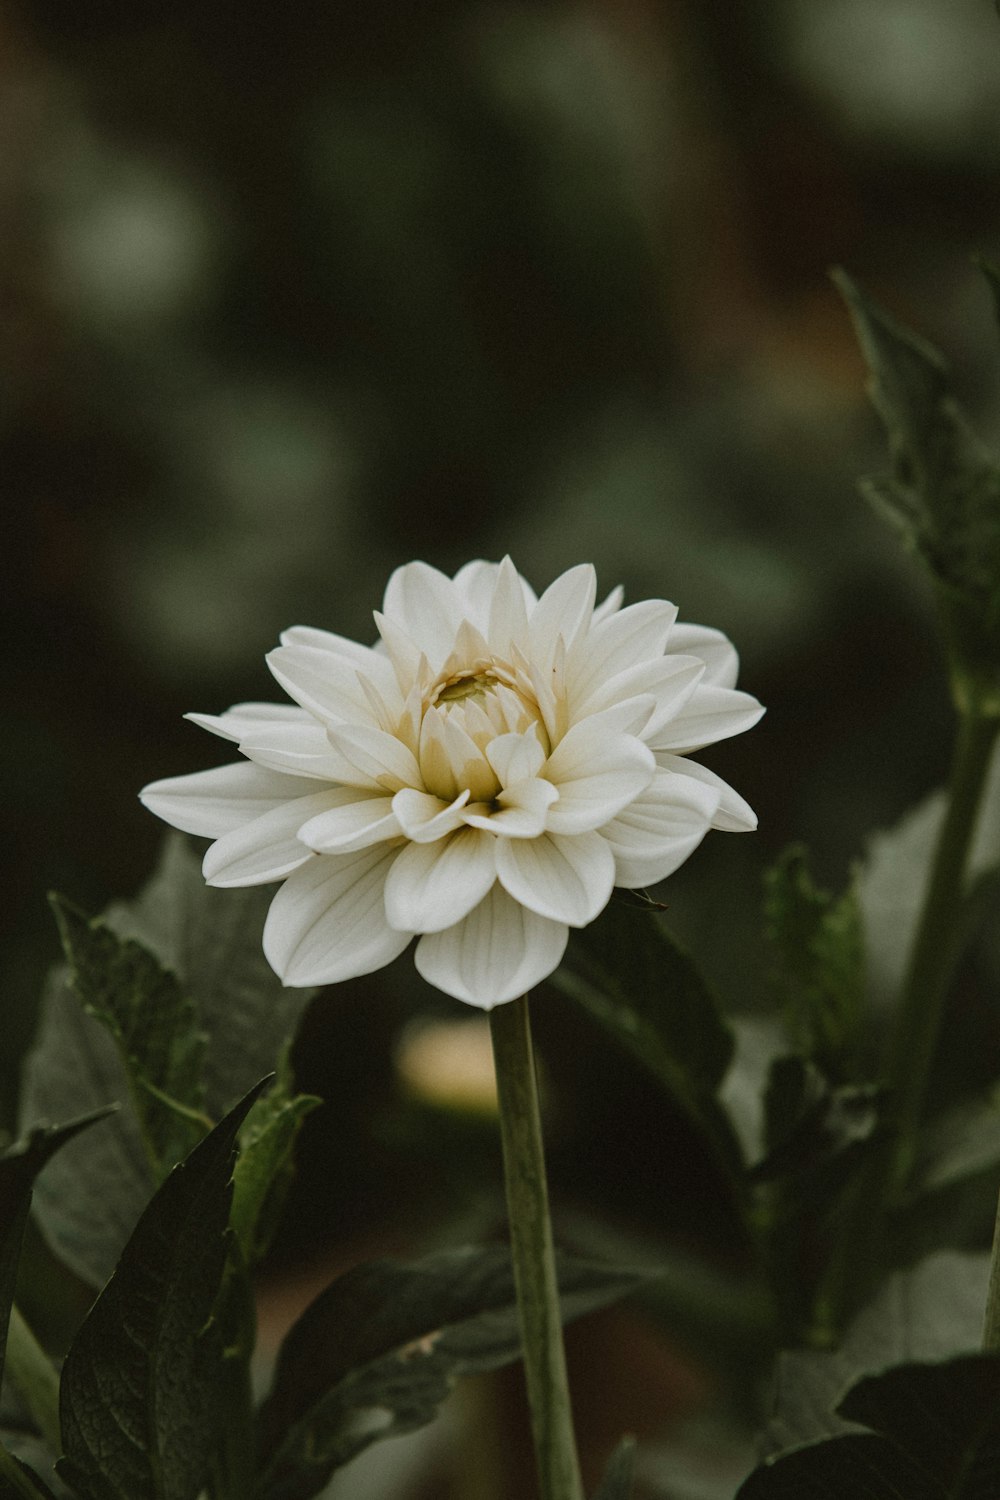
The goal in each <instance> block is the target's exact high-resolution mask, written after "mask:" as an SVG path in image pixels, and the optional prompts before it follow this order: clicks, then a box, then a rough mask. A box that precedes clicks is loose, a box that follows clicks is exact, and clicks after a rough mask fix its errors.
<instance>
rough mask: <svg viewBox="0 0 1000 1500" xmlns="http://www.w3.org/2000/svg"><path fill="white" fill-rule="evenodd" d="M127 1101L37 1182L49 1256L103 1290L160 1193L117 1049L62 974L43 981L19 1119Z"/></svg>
mask: <svg viewBox="0 0 1000 1500" xmlns="http://www.w3.org/2000/svg"><path fill="white" fill-rule="evenodd" d="M118 1100H121V1101H122V1107H121V1109H120V1110H119V1111H118V1112H117V1114H116V1115H115V1116H114V1118H113V1119H112V1120H110V1121H109V1122H108V1124H107V1125H106V1126H105V1127H104V1129H103V1130H99V1131H97V1132H96V1134H94V1135H93V1136H91V1137H90V1138H89V1139H88V1140H87V1141H85V1142H83V1141H71V1142H70V1143H69V1144H68V1145H67V1146H66V1148H65V1150H63V1151H61V1152H60V1153H59V1154H58V1155H57V1156H56V1157H55V1158H54V1160H53V1161H52V1162H50V1164H49V1165H48V1166H47V1167H46V1169H45V1171H44V1172H43V1173H42V1174H41V1176H40V1177H39V1179H38V1182H37V1184H36V1188H35V1201H34V1208H35V1214H36V1216H37V1218H38V1221H39V1223H40V1224H41V1227H42V1230H43V1232H44V1234H45V1236H46V1238H47V1239H48V1241H49V1243H50V1244H51V1246H52V1248H53V1250H54V1251H55V1252H56V1254H57V1255H59V1257H60V1258H61V1259H62V1260H63V1261H65V1263H66V1265H67V1266H69V1268H70V1269H71V1270H72V1271H74V1272H75V1273H76V1275H77V1276H79V1277H81V1279H82V1280H84V1281H86V1282H88V1283H89V1284H90V1285H91V1286H95V1287H97V1286H103V1285H104V1283H105V1282H106V1281H107V1279H108V1277H109V1276H110V1275H111V1272H112V1271H113V1270H114V1267H115V1262H116V1261H117V1259H118V1257H119V1255H120V1254H121V1252H122V1248H123V1246H124V1244H125V1242H126V1240H127V1239H128V1237H129V1235H130V1234H131V1232H132V1230H133V1229H134V1227H135V1223H136V1220H137V1219H138V1217H139V1215H140V1214H141V1213H142V1210H143V1209H144V1207H145V1206H146V1204H147V1203H148V1201H149V1197H150V1194H151V1193H152V1191H153V1188H154V1185H155V1184H154V1181H153V1173H152V1168H151V1166H150V1163H149V1161H148V1158H147V1156H146V1152H145V1150H144V1148H143V1144H142V1137H141V1136H140V1134H139V1124H138V1121H137V1119H136V1115H135V1111H134V1109H133V1108H132V1104H131V1100H130V1099H129V1088H128V1081H127V1079H126V1076H125V1069H124V1066H123V1064H122V1060H121V1057H120V1055H119V1052H118V1049H117V1047H116V1046H115V1044H114V1042H113V1041H112V1039H111V1037H110V1035H109V1033H108V1032H107V1031H106V1030H105V1029H104V1027H103V1026H101V1025H100V1024H99V1023H98V1022H97V1021H95V1020H94V1019H93V1017H92V1016H88V1015H87V1014H86V1013H85V1012H84V1010H83V1008H82V1006H81V1005H80V1004H79V1002H78V1000H77V999H76V996H75V995H74V994H73V992H72V991H71V990H70V988H69V984H68V982H67V980H66V978H65V975H64V972H63V971H62V970H61V969H56V970H53V971H52V973H51V974H50V975H49V978H48V980H47V982H46V986H45V993H44V996H43V1000H42V1014H41V1022H40V1025H39V1031H38V1037H37V1040H36V1042H35V1045H34V1047H33V1048H32V1051H31V1052H30V1053H29V1055H28V1058H27V1061H26V1063H25V1071H24V1083H23V1087H22V1090H21V1121H22V1125H23V1123H24V1122H26V1121H30V1120H37V1119H39V1118H44V1117H48V1118H49V1119H52V1118H53V1117H55V1116H58V1115H59V1114H60V1113H81V1114H82V1113H83V1112H84V1111H86V1110H92V1109H97V1108H99V1107H101V1106H103V1105H108V1104H111V1103H114V1102H115V1101H118Z"/></svg>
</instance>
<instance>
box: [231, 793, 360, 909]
mask: <svg viewBox="0 0 1000 1500" xmlns="http://www.w3.org/2000/svg"><path fill="white" fill-rule="evenodd" d="M300 785H301V783H300ZM332 795H335V794H334V793H331V792H316V793H314V794H313V795H312V796H311V797H295V798H293V799H292V801H290V802H283V803H282V804H281V806H280V807H274V808H272V809H271V811H270V812H266V813H264V814H263V816H262V817H259V818H254V819H253V821H252V822H250V823H244V824H243V826H242V827H241V828H234V829H233V831H232V832H231V833H227V834H225V835H224V837H223V838H221V839H218V840H216V842H215V843H214V844H212V845H211V847H210V848H209V850H208V852H207V853H206V855H205V859H204V862H203V864H202V867H201V873H202V874H203V875H204V877H205V880H206V881H207V883H208V884H209V885H218V886H224V887H229V886H236V885H265V884H266V883H267V881H269V880H282V879H283V878H284V877H285V876H286V875H290V874H291V872H292V871H293V870H297V869H298V867H299V865H304V864H305V862H306V860H308V859H312V858H313V857H314V856H313V854H312V851H311V850H310V849H307V848H305V847H304V846H303V844H302V843H301V842H300V841H299V838H298V832H299V829H300V828H301V827H302V824H303V823H306V822H308V821H309V819H310V818H313V817H315V816H316V814H317V813H321V812H325V811H326V809H327V807H328V806H329V804H330V798H331V796H332Z"/></svg>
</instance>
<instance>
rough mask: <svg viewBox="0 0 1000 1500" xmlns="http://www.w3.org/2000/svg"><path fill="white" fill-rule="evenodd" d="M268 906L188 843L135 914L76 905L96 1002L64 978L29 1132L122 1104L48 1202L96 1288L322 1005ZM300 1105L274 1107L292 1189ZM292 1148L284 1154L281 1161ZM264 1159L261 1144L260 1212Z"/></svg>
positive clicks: (52, 987)
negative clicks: (267, 949) (217, 879)
mask: <svg viewBox="0 0 1000 1500" xmlns="http://www.w3.org/2000/svg"><path fill="white" fill-rule="evenodd" d="M267 896H268V893H267V892H265V891H260V890H257V889H252V890H237V891H215V890H212V889H210V888H209V887H207V886H206V885H205V883H204V880H203V879H202V876H201V870H200V867H199V862H198V859H197V857H196V856H195V854H194V853H193V852H192V850H191V849H190V847H189V845H188V844H187V842H186V841H185V840H184V839H182V838H180V837H179V836H177V835H171V836H170V837H169V838H168V839H167V840H166V842H165V846H164V852H163V857H162V859H161V862H160V865H159V868H158V869H157V871H156V873H155V874H154V876H153V878H152V880H151V881H150V882H149V884H148V885H147V887H146V888H145V890H144V891H143V892H142V893H141V895H140V896H139V897H138V898H137V900H136V901H135V902H132V903H129V904H127V905H126V904H118V905H115V906H114V907H112V908H111V909H110V910H109V911H108V912H107V913H106V914H105V916H104V918H103V919H102V920H101V921H100V922H96V923H95V922H87V921H86V919H84V918H82V917H81V916H80V915H79V913H75V912H72V911H71V910H70V909H68V908H66V907H65V906H63V907H62V908H61V910H62V920H63V923H64V926H65V929H66V937H67V942H68V943H69V946H70V951H71V954H72V955H75V957H76V959H77V960H79V962H78V964H77V966H76V973H75V976H73V977H74V984H75V987H76V989H77V992H78V993H80V994H81V997H82V998H83V999H84V1005H83V1006H81V1005H80V1004H79V1002H78V1000H77V998H76V996H75V995H74V993H73V991H72V990H71V988H70V985H69V980H68V978H67V976H66V973H65V972H64V971H62V970H59V971H53V973H52V974H51V975H50V977H49V980H48V983H47V985H46V990H45V995H44V999H43V1005H42V1016H41V1023H40V1027H39V1032H38V1037H37V1040H36V1043H35V1046H34V1048H33V1049H32V1052H31V1054H30V1055H29V1057H28V1060H27V1064H26V1068H25V1078H24V1089H23V1097H22V1120H23V1121H30V1120H32V1119H38V1118H39V1117H43V1116H49V1117H53V1116H58V1115H61V1114H65V1113H66V1112H68V1111H75V1112H78V1113H80V1114H83V1113H85V1112H86V1111H88V1110H92V1109H94V1108H97V1107H99V1106H101V1105H105V1104H107V1103H109V1102H112V1101H119V1102H121V1104H122V1108H121V1110H120V1111H119V1113H118V1115H117V1116H116V1117H115V1119H114V1121H113V1122H112V1123H111V1125H110V1126H109V1127H108V1128H107V1129H106V1130H105V1131H102V1132H101V1134H100V1136H98V1137H96V1138H95V1139H94V1141H93V1143H90V1142H88V1143H87V1145H86V1147H85V1148H82V1147H80V1146H78V1145H77V1144H76V1143H70V1145H69V1146H68V1148H67V1150H66V1151H65V1152H64V1153H62V1154H61V1155H60V1156H59V1157H57V1158H56V1160H55V1161H54V1162H53V1163H52V1165H51V1167H50V1168H49V1170H48V1171H47V1172H46V1173H45V1175H44V1177H43V1178H42V1179H41V1182H40V1184H39V1190H38V1194H37V1197H36V1210H37V1212H38V1217H39V1219H40V1222H41V1225H42V1228H43V1229H44V1232H45V1234H46V1236H47V1238H48V1239H49V1241H50V1242H51V1244H52V1247H53V1249H54V1250H55V1251H56V1252H57V1253H58V1255H59V1256H60V1257H61V1258H62V1259H63V1260H64V1261H65V1262H66V1263H67V1265H69V1266H70V1267H71V1268H72V1269H73V1270H74V1271H75V1272H76V1273H77V1275H79V1276H80V1277H82V1278H83V1279H84V1280H85V1281H88V1282H90V1284H91V1285H93V1286H95V1287H96V1286H101V1285H103V1283H104V1282H105V1281H106V1280H107V1278H108V1276H109V1275H110V1274H111V1271H112V1269H113V1267H114V1265H115V1262H116V1260H117V1258H118V1256H119V1255H120V1253H121V1250H122V1246H123V1245H124V1244H125V1241H126V1240H127V1238H128V1236H129V1234H130V1232H131V1230H132V1228H133V1226H134V1224H135V1222H136V1219H137V1218H138V1217H139V1215H140V1213H141V1212H142V1210H143V1208H144V1207H145V1205H146V1203H147V1202H148V1201H149V1197H150V1194H151V1193H152V1191H153V1188H154V1187H155V1185H156V1180H157V1176H158V1175H160V1174H162V1172H163V1171H166V1170H169V1168H170V1166H172V1165H173V1163H174V1162H175V1161H176V1160H179V1159H180V1157H181V1156H183V1154H184V1151H185V1150H186V1149H187V1146H188V1145H189V1144H190V1143H191V1142H192V1141H193V1140H195V1139H197V1137H198V1135H199V1134H201V1133H203V1132H204V1130H205V1129H206V1128H208V1126H209V1125H210V1123H211V1120H212V1119H213V1118H216V1117H219V1116H221V1115H222V1114H224V1113H225V1111H226V1110H227V1109H228V1108H229V1107H230V1106H231V1105H232V1103H233V1101H234V1099H236V1098H238V1097H239V1096H240V1095H241V1094H242V1093H243V1092H244V1091H245V1090H246V1089H247V1088H248V1087H249V1085H250V1084H251V1083H252V1082H253V1081H254V1079H255V1078H259V1077H260V1076H261V1074H262V1073H265V1072H267V1071H268V1070H269V1069H271V1068H273V1067H274V1064H275V1059H276V1057H277V1056H278V1054H279V1052H280V1051H281V1049H282V1047H283V1046H284V1045H285V1044H286V1042H287V1041H288V1039H289V1037H290V1035H291V1033H292V1032H293V1031H294V1029H295V1026H296V1025H297V1023H298V1019H299V1017H300V1015H301V1013H302V1010H303V1008H304V1006H305V1005H306V1004H307V1002H308V1000H309V999H310V997H311V994H312V991H307V990H288V989H284V988H283V986H282V985H281V983H280V981H279V980H278V979H277V977H276V976H275V974H274V973H273V972H272V970H271V969H270V968H269V966H268V964H267V961H266V959H265V958H264V955H263V953H262V951H261V944H260V934H261V927H262V924H263V915H264V910H265V909H266V905H267ZM71 974H72V970H71ZM81 986H82V989H81ZM147 1025H148V1026H149V1027H150V1032H149V1034H148V1035H147ZM152 1090H156V1091H157V1092H153V1091H152ZM163 1096H170V1097H172V1098H173V1099H174V1101H175V1102H176V1104H177V1105H178V1106H179V1108H178V1107H174V1106H172V1105H171V1104H170V1103H168V1102H166V1101H165V1098H164V1097H163ZM285 1103H286V1105H287V1106H288V1108H287V1110H279V1109H278V1105H277V1100H269V1101H267V1102H266V1103H265V1104H264V1105H263V1106H262V1107H263V1108H265V1109H267V1110H268V1111H276V1112H277V1115H278V1117H279V1118H277V1119H276V1120H275V1121H273V1122H272V1126H271V1129H270V1130H269V1131H268V1133H267V1134H268V1148H269V1149H270V1150H272V1151H274V1154H273V1157H272V1158H271V1159H272V1160H273V1163H274V1166H275V1169H276V1170H278V1171H279V1175H281V1176H282V1177H283V1178H285V1179H287V1174H288V1171H289V1164H288V1160H287V1153H288V1151H290V1149H291V1145H292V1137H293V1136H294V1133H295V1132H294V1130H292V1128H291V1127H292V1125H293V1121H297V1122H299V1123H300V1122H301V1119H302V1118H303V1115H304V1113H305V1112H306V1107H305V1106H304V1105H302V1104H299V1103H296V1102H295V1100H294V1099H293V1098H292V1097H291V1096H290V1095H289V1097H288V1098H286V1100H285ZM192 1107H193V1109H194V1111H195V1113H194V1114H192V1113H191V1112H190V1111H191V1109H192ZM202 1109H203V1110H204V1111H205V1113H206V1114H207V1116H208V1118H205V1117H204V1116H203V1115H201V1114H200V1111H201V1110H202ZM185 1111H186V1112H185ZM150 1129H152V1131H153V1135H154V1142H153V1143H151V1141H150ZM279 1137H281V1138H282V1139H284V1143H285V1148H287V1149H284V1154H283V1152H282V1150H276V1151H275V1150H274V1148H276V1147H277V1146H278V1141H279ZM156 1142H158V1143H159V1147H158V1148H157V1149H154V1150H150V1145H151V1144H154V1147H155V1143H156ZM261 1149H262V1146H258V1147H255V1155H256V1160H257V1172H256V1174H255V1176H256V1182H257V1189H256V1191H257V1198H258V1204H257V1206H258V1208H259V1207H260V1202H262V1201H263V1199H262V1197H261V1195H262V1193H264V1187H263V1182H262V1179H261V1176H260V1169H261V1168H262V1167H263V1165H264V1162H265V1157H264V1156H263V1155H261V1154H258V1153H259V1151H260V1150H261ZM154 1155H155V1157H156V1171H155V1172H154V1165H153V1161H152V1160H151V1157H153V1156H154ZM282 1163H283V1164H282ZM244 1171H250V1168H249V1167H247V1168H245V1169H244ZM277 1201H278V1200H277V1199H275V1200H274V1202H275V1203H277ZM242 1222H245V1220H244V1221H242Z"/></svg>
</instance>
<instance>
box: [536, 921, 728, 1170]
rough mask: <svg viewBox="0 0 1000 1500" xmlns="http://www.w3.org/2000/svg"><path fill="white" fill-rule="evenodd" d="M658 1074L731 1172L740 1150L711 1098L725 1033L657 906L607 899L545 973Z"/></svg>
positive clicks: (721, 1068) (721, 1070)
mask: <svg viewBox="0 0 1000 1500" xmlns="http://www.w3.org/2000/svg"><path fill="white" fill-rule="evenodd" d="M552 983H554V984H556V985H557V986H558V987H559V988H560V989H561V990H563V991H564V993H566V994H567V995H569V996H570V997H571V999H573V1000H575V1001H576V1002H577V1003H578V1004H580V1005H581V1006H582V1007H583V1009H584V1010H585V1011H587V1013H588V1014H589V1015H591V1016H592V1017H593V1018H594V1020H595V1021H598V1022H599V1023H600V1024H601V1025H602V1026H603V1027H605V1029H606V1030H607V1031H608V1032H610V1034H611V1035H612V1036H613V1037H614V1038H615V1040H616V1041H617V1042H618V1043H619V1044H620V1045H621V1046H623V1047H625V1048H627V1049H628V1051H629V1052H631V1053H632V1054H633V1056H635V1057H636V1058H637V1059H638V1060H639V1061H640V1062H641V1063H642V1064H643V1066H644V1067H646V1068H648V1070H649V1071H650V1072H651V1073H652V1074H653V1076H654V1077H655V1078H657V1079H658V1080H659V1081H660V1083H662V1084H663V1085H664V1086H665V1087H666V1088H667V1089H668V1090H669V1092H670V1094H671V1095H672V1097H673V1098H674V1099H675V1100H676V1101H677V1103H678V1104H680V1105H681V1107H682V1108H683V1109H684V1110H685V1112H686V1113H687V1114H688V1115H689V1116H690V1118H691V1119H692V1120H693V1121H694V1122H695V1123H696V1124H697V1125H698V1126H699V1127H700V1129H701V1130H702V1131H703V1132H704V1134H705V1135H706V1137H707V1139H708V1140H709V1142H710V1143H711V1144H712V1145H713V1147H714V1149H715V1151H716V1154H717V1156H718V1158H719V1159H720V1160H721V1161H722V1162H723V1163H725V1165H726V1166H727V1167H728V1168H729V1169H730V1170H734V1169H736V1168H737V1167H738V1165H739V1163H740V1161H741V1155H740V1148H739V1144H738V1142H737V1140H736V1137H735V1135H734V1133H733V1129H732V1126H731V1125H730V1123H729V1118H728V1116H727V1115H726V1114H725V1112H724V1111H723V1110H722V1108H721V1107H720V1105H719V1103H718V1099H717V1097H716V1094H717V1090H718V1087H719V1084H720V1083H721V1081H722V1079H723V1077H724V1076H725V1073H726V1069H727V1068H728V1067H729V1064H730V1061H731V1060H732V1056H733V1037H732V1033H731V1032H730V1030H729V1029H728V1027H727V1026H726V1025H725V1023H724V1022H723V1020H722V1017H721V1015H720V1013H719V1008H718V1005H717V1003H716V1001H715V998H714V996H713V995H712V993H711V991H710V990H709V989H708V986H707V985H706V983H705V981H704V980H703V978H702V977H701V975H700V973H699V972H698V970H697V968H696V967H695V965H694V963H693V961H692V960H691V958H690V957H689V956H688V954H687V953H685V952H684V950H683V949H682V948H681V947H680V946H679V944H677V943H676V942H675V941H674V939H673V938H671V937H670V936H669V935H668V934H667V933H666V932H665V931H664V929H663V927H662V926H661V924H660V922H659V919H658V914H657V913H656V912H655V910H654V908H653V907H652V906H651V905H649V904H647V903H641V902H638V901H630V900H628V899H614V900H612V901H611V903H610V904H609V905H608V906H607V907H606V908H605V910H604V912H602V914H601V916H600V917H599V918H598V919H597V921H596V922H592V923H591V925H590V926H589V927H585V928H583V929H582V930H580V931H579V932H574V933H572V934H571V937H570V943H569V947H568V948H567V950H566V957H565V958H564V960H563V962H562V964H561V965H560V967H559V968H558V969H557V970H556V972H555V974H554V975H553V976H552Z"/></svg>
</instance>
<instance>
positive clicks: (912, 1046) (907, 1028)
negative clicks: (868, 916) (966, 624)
mask: <svg viewBox="0 0 1000 1500" xmlns="http://www.w3.org/2000/svg"><path fill="white" fill-rule="evenodd" d="M998 731H1000V719H997V718H994V717H986V716H983V715H981V714H978V713H976V712H975V711H972V710H970V711H967V712H965V713H963V714H962V715H961V716H960V718H959V726H958V735H957V738H956V742H955V753H954V760H953V762H952V774H951V786H950V795H949V800H948V809H947V812H946V815H945V820H944V823H943V824H942V827H941V832H940V835H939V837H938V842H937V847H936V849H935V851H934V862H933V865H932V867H931V879H930V884H929V886H928V888H927V895H926V897H925V899H924V905H923V910H922V912H921V916H920V923H919V926H918V929H917V936H916V940H915V942H914V945H913V950H912V953H911V955H910V963H909V968H908V970H907V976H906V981H905V983H904V986H903V992H902V998H901V1001H900V1007H899V1013H898V1020H897V1025H896V1035H895V1042H894V1049H893V1054H892V1058H891V1062H890V1071H889V1082H890V1084H891V1086H892V1091H893V1101H894V1103H893V1124H894V1127H895V1132H894V1134H895V1145H894V1148H893V1155H892V1163H891V1171H890V1174H889V1180H888V1182H887V1184H886V1186H887V1189H888V1191H889V1196H890V1199H891V1198H894V1197H895V1196H896V1194H897V1193H898V1192H899V1191H900V1190H901V1189H902V1188H904V1187H905V1186H906V1183H907V1180H908V1178H909V1176H910V1173H911V1171H912V1167H913V1161H914V1157H915V1154H916V1140H917V1132H918V1130H919V1128H920V1123H921V1119H922V1116H923V1109H924V1101H925V1098H926V1094H927V1084H928V1079H929V1077H930V1072H931V1067H932V1065H933V1062H934V1057H935V1054H936V1052H937V1046H938V1041H939V1039H940V1034H941V1021H942V1017H943V1015H944V1007H945V1001H946V1000H947V998H948V986H949V983H950V981H951V977H952V973H953V970H954V967H955V962H956V960H957V958H958V948H959V941H960V935H961V933H962V930H963V922H962V912H963V908H964V905H965V899H966V894H967V892H966V885H965V872H966V866H967V864H968V857H969V847H970V845H971V843H972V837H973V834H974V832H975V827H976V814H977V813H978V811H979V805H980V802H981V801H982V795H983V787H984V785H985V783H986V776H987V773H988V771H989V767H990V757H991V755H992V751H993V747H994V745H995V743H996V739H997V733H998Z"/></svg>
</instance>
